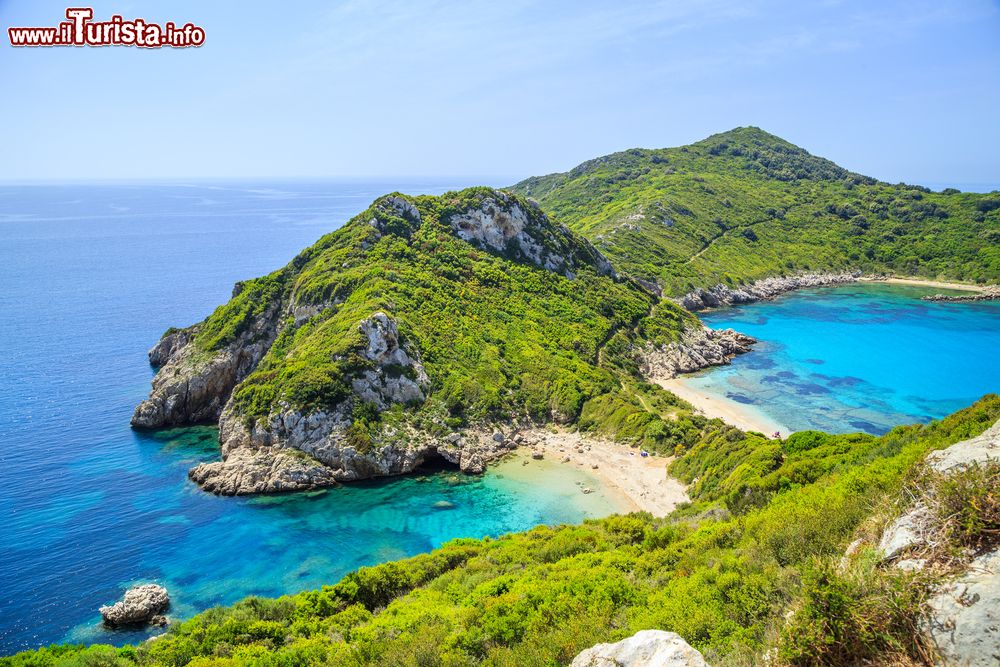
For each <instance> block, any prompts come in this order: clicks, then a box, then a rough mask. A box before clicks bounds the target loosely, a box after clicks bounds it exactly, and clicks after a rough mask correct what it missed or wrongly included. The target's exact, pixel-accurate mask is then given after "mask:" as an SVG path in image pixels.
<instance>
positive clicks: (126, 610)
mask: <svg viewBox="0 0 1000 667" xmlns="http://www.w3.org/2000/svg"><path fill="white" fill-rule="evenodd" d="M169 606H170V596H169V595H167V589H166V588H164V587H163V586H159V585H157V584H142V585H141V586H133V587H132V588H130V589H129V590H127V591H126V592H125V596H124V597H123V598H122V599H121V600H119V601H118V602H116V603H114V604H113V605H111V606H106V607H101V608H100V612H101V616H102V617H103V618H104V622H105V623H106V624H107V625H109V626H111V627H120V626H123V625H140V624H145V623H152V624H154V625H166V623H167V619H166V618H165V617H164V616H163V615H162V614H163V612H165V611H166V610H167V608H168V607H169Z"/></svg>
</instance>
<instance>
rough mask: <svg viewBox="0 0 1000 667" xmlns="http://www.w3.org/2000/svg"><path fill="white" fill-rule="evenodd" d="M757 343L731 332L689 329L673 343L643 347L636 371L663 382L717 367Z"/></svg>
mask: <svg viewBox="0 0 1000 667" xmlns="http://www.w3.org/2000/svg"><path fill="white" fill-rule="evenodd" d="M756 342H757V341H756V340H755V339H753V338H751V337H750V336H747V335H744V334H741V333H739V332H738V331H733V330H732V329H709V328H708V327H689V328H688V329H686V330H685V331H684V333H683V334H681V339H680V340H679V341H677V342H674V343H670V344H669V345H665V346H654V345H652V344H647V345H646V347H645V348H644V349H642V350H641V351H640V354H639V368H640V370H641V372H642V374H643V375H645V376H646V377H648V378H650V379H653V380H666V379H670V378H673V377H677V376H678V375H680V374H682V373H692V372H694V371H697V370H700V369H702V368H708V367H709V366H721V365H723V364H728V363H729V362H730V361H732V359H733V357H735V356H736V355H738V354H743V353H745V352H749V351H750V349H751V348H752V346H753V344H754V343H756Z"/></svg>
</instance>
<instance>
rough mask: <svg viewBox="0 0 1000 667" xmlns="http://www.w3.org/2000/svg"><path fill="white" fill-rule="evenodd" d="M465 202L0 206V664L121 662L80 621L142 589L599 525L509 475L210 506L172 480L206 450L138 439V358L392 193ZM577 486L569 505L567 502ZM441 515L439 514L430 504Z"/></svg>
mask: <svg viewBox="0 0 1000 667" xmlns="http://www.w3.org/2000/svg"><path fill="white" fill-rule="evenodd" d="M471 184H472V183H433V182H431V183H428V182H383V183H360V182H358V183H351V182H335V183H302V182H299V183H266V184H248V183H191V184H176V185H141V186H139V185H121V186H97V185H88V186H82V185H81V186H38V187H17V188H15V187H0V286H2V289H0V313H2V315H0V522H2V529H0V654H6V653H10V652H13V651H16V650H19V649H23V648H29V647H34V646H37V645H40V644H48V643H52V642H57V641H106V642H113V643H118V644H120V643H124V642H127V641H134V640H138V639H141V638H143V637H144V636H145V633H142V632H116V633H110V632H106V631H104V630H103V629H102V628H101V626H100V625H99V623H98V621H99V616H98V614H97V608H98V607H99V606H100V605H102V604H107V603H109V602H112V601H114V600H115V599H116V598H118V597H119V596H120V595H121V593H122V590H123V587H125V586H127V585H128V584H130V583H133V582H139V581H149V580H154V581H159V582H162V583H164V584H165V585H166V586H167V587H168V588H169V589H170V592H171V595H172V597H173V599H174V605H173V608H172V611H171V614H172V615H173V616H177V617H185V616H189V615H191V614H193V613H195V612H197V611H199V610H201V609H205V608H207V607H210V606H212V605H216V604H226V603H231V602H234V601H236V600H239V599H240V598H243V597H244V596H246V595H250V594H259V595H280V594H283V593H290V592H295V591H299V590H304V589H309V588H315V587H318V586H320V585H322V584H328V583H333V582H335V581H336V580H337V579H338V578H339V577H340V576H342V575H343V574H344V573H346V572H348V571H350V570H352V569H355V568H357V567H358V566H361V565H370V564H374V563H378V562H382V561H385V560H389V559H393V558H400V557H403V556H408V555H412V554H416V553H419V552H423V551H427V550H429V549H432V548H434V547H436V546H438V545H440V544H441V543H442V542H444V541H446V540H449V539H452V538H455V537H463V536H467V537H480V536H485V535H498V534H501V533H505V532H510V531H519V530H525V529H528V528H531V527H532V526H535V525H537V524H541V523H547V524H553V523H563V522H573V523H576V522H579V521H581V520H583V519H584V518H587V517H592V516H598V515H602V514H608V513H610V512H611V511H613V510H615V509H617V507H616V505H615V504H614V503H613V502H612V500H611V499H608V498H606V497H604V496H602V495H601V494H600V493H593V494H590V495H584V494H583V493H581V492H580V486H581V484H583V483H586V481H590V477H589V476H587V475H586V474H585V473H583V472H581V471H578V470H573V469H569V468H568V466H559V465H557V464H550V463H547V462H532V463H531V464H530V465H528V466H521V465H520V462H517V461H514V462H511V463H509V464H505V465H503V466H501V467H499V468H493V469H491V470H490V472H489V473H488V474H486V475H484V476H482V477H466V476H463V475H456V474H455V473H454V472H453V471H447V470H443V471H442V470H438V471H428V472H427V474H426V475H421V476H413V477H408V478H404V479H397V480H392V481H389V482H371V483H364V484H357V485H352V486H349V487H343V488H337V489H330V490H327V491H325V492H321V493H312V494H293V495H288V496H281V497H271V498H260V499H233V498H216V497H214V496H211V495H207V494H205V493H202V492H200V491H199V490H198V489H197V488H196V487H194V485H192V484H191V483H190V482H189V481H188V480H187V475H186V473H187V470H188V468H190V467H191V466H192V465H194V464H195V463H197V462H199V461H203V460H210V459H213V458H215V457H216V456H217V455H218V454H217V446H216V434H215V432H214V430H212V429H206V428H200V429H180V430H174V431H168V432H162V433H159V434H155V435H147V434H140V433H135V432H133V431H132V430H130V429H129V426H128V421H129V417H130V415H131V412H132V408H133V407H134V406H135V404H136V403H137V402H138V401H139V400H141V399H142V398H143V397H144V396H145V394H146V392H147V391H148V390H149V381H150V379H151V377H152V371H151V370H150V368H149V365H148V363H147V360H146V349H147V348H148V347H149V346H150V345H151V344H152V343H153V342H155V341H156V340H157V339H158V338H159V336H160V334H161V333H162V332H163V330H165V329H166V328H167V327H169V326H173V325H186V324H190V323H193V322H196V321H198V320H200V319H201V318H203V317H204V316H205V315H206V314H207V313H209V312H211V310H212V309H213V308H214V307H215V306H217V305H218V304H220V303H222V302H224V301H225V300H226V299H227V298H228V297H229V293H230V290H231V289H232V284H233V283H234V282H235V281H237V280H240V279H245V278H249V277H253V276H257V275H261V274H263V273H266V272H268V271H272V270H274V269H276V268H278V267H279V266H281V265H283V264H285V263H286V262H287V261H288V260H289V259H290V258H291V257H293V256H294V255H295V254H296V253H297V252H298V251H299V250H301V249H302V248H304V247H305V246H307V245H309V244H310V243H312V242H313V241H315V240H316V239H317V238H319V237H320V236H321V235H322V234H324V233H326V232H328V231H331V230H332V229H335V228H337V227H338V226H340V225H341V224H343V222H344V221H346V220H347V219H348V218H349V217H350V216H351V215H353V214H355V213H357V212H359V211H361V210H363V209H364V208H365V207H366V206H367V205H368V204H369V203H370V202H371V201H372V199H374V198H375V197H376V196H378V195H380V194H383V193H385V192H391V191H393V190H402V191H405V192H412V193H418V192H427V193H438V192H444V191H446V190H448V189H453V188H455V187H462V186H465V185H471ZM578 482H579V484H578ZM442 504H443V505H445V506H444V507H442V506H441V505H442Z"/></svg>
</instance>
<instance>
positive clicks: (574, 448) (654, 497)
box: [518, 428, 688, 516]
mask: <svg viewBox="0 0 1000 667" xmlns="http://www.w3.org/2000/svg"><path fill="white" fill-rule="evenodd" d="M523 436H524V441H525V443H526V447H524V448H522V449H519V450H518V455H519V456H525V457H527V459H526V461H527V465H531V464H534V463H537V461H534V460H532V459H531V457H532V456H534V455H536V454H537V453H539V452H540V453H541V454H542V456H543V457H544V458H545V459H548V460H551V461H558V462H560V463H562V464H563V465H568V466H573V467H575V468H579V469H582V470H584V471H585V472H587V473H589V474H590V475H591V476H593V477H594V478H595V479H596V480H597V481H599V482H600V484H601V490H602V492H603V493H604V494H605V495H607V496H609V497H613V498H615V499H616V500H619V501H620V502H621V504H622V506H623V507H626V508H627V509H628V511H635V512H649V513H650V514H652V515H654V516H666V515H667V514H669V513H670V512H671V511H672V510H673V509H674V508H675V507H676V506H677V505H678V504H680V503H683V502H687V500H688V496H687V491H686V487H685V486H684V484H683V483H681V482H680V481H679V480H677V479H674V478H673V477H670V476H669V475H667V465H668V464H669V463H670V460H671V459H669V458H666V457H662V456H654V455H652V454H650V455H649V456H642V452H641V450H639V449H637V448H633V447H628V446H626V445H622V444H619V443H615V442H611V441H608V440H604V439H602V438H597V437H594V436H591V435H587V434H581V433H574V432H570V431H567V430H565V429H556V428H551V429H543V428H536V429H531V430H529V431H525V432H523ZM583 492H584V490H583V489H581V493H583Z"/></svg>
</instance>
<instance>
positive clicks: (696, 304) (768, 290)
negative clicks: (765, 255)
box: [675, 272, 861, 311]
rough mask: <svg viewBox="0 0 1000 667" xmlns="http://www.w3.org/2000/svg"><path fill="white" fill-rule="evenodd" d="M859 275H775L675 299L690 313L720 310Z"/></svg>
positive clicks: (691, 293)
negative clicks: (711, 309)
mask: <svg viewBox="0 0 1000 667" xmlns="http://www.w3.org/2000/svg"><path fill="white" fill-rule="evenodd" d="M859 277H861V273H860V272H854V273H805V274H801V275H797V276H775V277H771V278H764V279H762V280H757V281H755V282H752V283H750V284H746V285H739V286H738V287H735V288H734V287H730V286H728V285H724V284H721V283H720V284H718V285H716V286H715V287H710V288H708V289H704V288H702V289H698V290H695V291H694V292H690V293H688V294H685V295H684V296H682V297H680V298H679V299H675V301H676V302H677V303H678V304H680V305H681V306H682V307H684V308H687V309H688V310H690V311H698V310H705V309H706V308H720V307H722V306H731V305H734V304H741V303H753V302H754V301H764V300H766V299H773V298H774V297H776V296H778V295H780V294H784V293H785V292H790V291H792V290H796V289H801V288H804V287H823V286H826V285H840V284H843V283H851V282H855V281H857V279H858V278H859Z"/></svg>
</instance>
